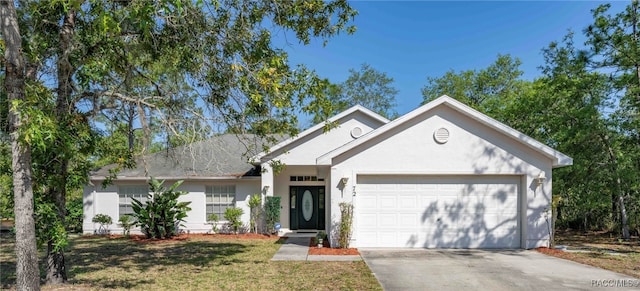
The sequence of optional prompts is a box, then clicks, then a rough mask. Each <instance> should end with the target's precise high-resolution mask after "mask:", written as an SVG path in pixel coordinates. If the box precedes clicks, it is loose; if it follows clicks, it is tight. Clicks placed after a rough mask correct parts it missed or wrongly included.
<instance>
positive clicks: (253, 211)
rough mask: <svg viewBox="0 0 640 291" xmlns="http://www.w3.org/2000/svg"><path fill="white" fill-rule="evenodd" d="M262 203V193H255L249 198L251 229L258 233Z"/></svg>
mask: <svg viewBox="0 0 640 291" xmlns="http://www.w3.org/2000/svg"><path fill="white" fill-rule="evenodd" d="M260 204H262V197H261V196H260V194H254V195H252V196H251V198H249V209H250V210H249V211H250V212H249V216H250V217H249V230H250V231H253V232H254V233H258V219H259V218H260V214H261V213H260Z"/></svg>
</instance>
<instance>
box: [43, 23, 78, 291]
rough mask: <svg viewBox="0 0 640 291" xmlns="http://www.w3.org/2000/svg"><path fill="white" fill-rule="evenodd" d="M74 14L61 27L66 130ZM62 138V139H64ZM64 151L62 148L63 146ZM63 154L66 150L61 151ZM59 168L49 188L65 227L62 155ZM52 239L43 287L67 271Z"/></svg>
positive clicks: (60, 102) (60, 108) (60, 109)
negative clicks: (54, 180) (53, 183)
mask: <svg viewBox="0 0 640 291" xmlns="http://www.w3.org/2000/svg"><path fill="white" fill-rule="evenodd" d="M75 22H76V12H75V11H74V10H69V11H68V12H67V14H66V15H65V16H64V20H63V22H62V26H61V27H60V56H59V57H58V63H57V69H58V88H57V91H58V92H57V93H58V96H57V99H56V113H57V114H56V115H57V118H58V123H59V125H60V126H62V127H63V130H65V128H64V127H65V125H66V124H68V123H69V117H70V116H71V112H70V110H72V108H71V107H70V106H69V104H70V103H71V93H72V92H73V87H72V78H71V76H72V75H73V70H74V69H73V66H72V65H71V60H70V56H71V53H72V52H73V35H74V30H75ZM63 136H64V135H63ZM63 136H58V140H57V142H56V144H58V145H64V144H65V141H64V140H62V139H63V138H64V137H63ZM62 147H64V146H62ZM61 150H62V151H65V150H66V149H64V148H63V149H61ZM57 162H58V164H57V165H56V166H57V168H56V171H57V173H56V179H57V181H56V183H55V185H52V186H53V187H52V188H51V189H52V191H51V192H50V195H49V196H50V198H51V199H52V200H53V202H54V204H55V205H56V208H57V211H58V219H59V220H60V221H61V222H62V223H63V224H64V222H65V218H66V200H67V190H66V188H67V187H66V181H67V176H68V175H69V173H68V171H69V159H68V158H67V157H66V155H65V153H64V152H61V153H59V155H58V159H57ZM54 245H55V244H54V241H53V238H49V241H48V242H47V264H46V272H47V277H46V283H47V284H62V283H65V282H66V281H67V270H66V266H65V260H64V250H62V249H56V248H54V247H53V246H54Z"/></svg>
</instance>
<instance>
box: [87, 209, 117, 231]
mask: <svg viewBox="0 0 640 291" xmlns="http://www.w3.org/2000/svg"><path fill="white" fill-rule="evenodd" d="M91 222H93V223H99V224H100V226H99V227H98V234H109V225H111V224H112V223H113V220H112V219H111V216H109V215H106V214H101V213H99V214H96V215H95V216H94V217H93V218H92V219H91Z"/></svg>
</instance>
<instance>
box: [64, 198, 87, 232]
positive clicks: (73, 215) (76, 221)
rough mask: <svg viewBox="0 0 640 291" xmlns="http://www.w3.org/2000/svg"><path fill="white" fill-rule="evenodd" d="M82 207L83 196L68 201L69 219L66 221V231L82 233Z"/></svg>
mask: <svg viewBox="0 0 640 291" xmlns="http://www.w3.org/2000/svg"><path fill="white" fill-rule="evenodd" d="M82 205H83V204H82V196H79V197H74V198H72V199H69V200H68V201H67V205H66V208H67V217H66V218H65V221H66V229H67V231H68V232H70V233H80V232H82V219H83V218H84V216H83V212H82V211H83V209H82Z"/></svg>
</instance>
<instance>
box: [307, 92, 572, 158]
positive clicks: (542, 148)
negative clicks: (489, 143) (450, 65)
mask: <svg viewBox="0 0 640 291" xmlns="http://www.w3.org/2000/svg"><path fill="white" fill-rule="evenodd" d="M442 104H444V105H447V106H449V107H450V108H452V109H454V110H456V111H458V112H460V113H462V114H463V115H466V116H468V117H470V118H472V119H474V120H477V121H479V122H481V123H482V124H484V125H486V126H489V127H490V128H493V129H495V130H498V131H499V132H502V133H504V134H506V135H507V136H510V137H511V138H513V139H515V140H518V141H520V142H521V143H522V144H524V145H526V146H528V147H530V148H531V149H533V150H534V151H536V152H539V153H541V154H543V155H544V156H546V157H548V158H550V159H551V160H552V161H553V167H554V168H556V167H562V166H569V165H571V164H573V159H572V158H570V157H569V156H567V155H565V154H563V153H561V152H559V151H556V150H554V149H552V148H551V147H549V146H547V145H545V144H543V143H541V142H539V141H537V140H535V139H533V138H531V137H529V136H527V135H525V134H524V133H521V132H519V131H517V130H515V129H513V128H511V127H509V126H507V125H505V124H503V123H501V122H499V121H497V120H495V119H493V118H491V117H489V116H487V115H485V114H482V113H480V112H479V111H477V110H475V109H473V108H471V107H469V106H467V105H464V104H463V103H462V102H460V101H458V100H455V99H453V98H451V97H449V96H447V95H442V96H440V97H438V98H437V99H435V100H433V101H431V102H429V103H427V104H425V105H423V106H420V107H418V108H416V109H414V110H413V111H411V112H409V113H407V114H405V115H403V116H401V117H399V118H397V119H395V120H393V121H391V122H389V123H387V124H385V125H383V126H381V127H379V128H378V129H375V130H373V131H371V132H369V133H368V134H365V135H363V136H361V137H360V138H358V139H356V140H353V141H351V142H349V143H347V144H345V145H343V146H341V147H338V148H336V149H334V150H332V151H330V152H328V153H326V154H324V155H322V156H320V157H318V158H317V159H316V164H318V165H331V161H332V159H333V157H336V156H338V155H340V154H343V153H345V152H346V151H348V150H350V149H353V148H355V147H357V146H359V145H361V144H363V143H365V142H367V141H369V140H371V139H373V138H375V137H377V136H379V135H381V134H383V133H384V132H386V131H388V130H390V129H392V128H394V127H396V126H398V125H400V124H402V123H404V122H406V121H408V120H411V119H413V118H415V117H417V116H419V115H421V114H423V113H425V112H428V111H430V110H432V109H433V108H435V107H437V106H439V105H442Z"/></svg>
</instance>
